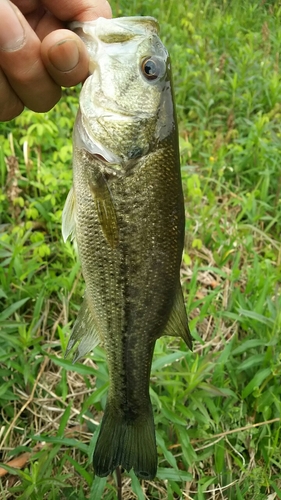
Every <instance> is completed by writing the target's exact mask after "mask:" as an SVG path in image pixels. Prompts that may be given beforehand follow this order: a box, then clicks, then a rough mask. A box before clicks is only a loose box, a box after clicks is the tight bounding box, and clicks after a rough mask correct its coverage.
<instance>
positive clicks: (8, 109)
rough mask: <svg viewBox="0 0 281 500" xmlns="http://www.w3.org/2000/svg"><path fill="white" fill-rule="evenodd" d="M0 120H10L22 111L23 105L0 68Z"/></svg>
mask: <svg viewBox="0 0 281 500" xmlns="http://www.w3.org/2000/svg"><path fill="white" fill-rule="evenodd" d="M0 96H1V97H2V96H4V97H5V99H2V98H0V120H1V121H3V122H5V121H9V120H12V119H13V118H15V117H16V116H18V115H20V114H21V112H22V111H23V108H24V105H23V103H22V102H21V100H20V99H19V98H18V96H17V95H16V94H15V92H14V91H13V90H12V88H11V86H10V84H9V82H8V80H7V78H6V77H5V75H4V73H3V71H1V69H0Z"/></svg>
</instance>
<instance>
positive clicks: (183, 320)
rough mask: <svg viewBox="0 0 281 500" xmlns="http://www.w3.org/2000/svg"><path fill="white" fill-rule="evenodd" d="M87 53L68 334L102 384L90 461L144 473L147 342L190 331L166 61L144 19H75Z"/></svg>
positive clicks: (148, 466) (67, 214)
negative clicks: (76, 286) (80, 283)
mask: <svg viewBox="0 0 281 500" xmlns="http://www.w3.org/2000/svg"><path fill="white" fill-rule="evenodd" d="M72 29H74V30H75V31H76V32H77V33H78V34H79V35H80V36H81V38H82V39H83V41H84V42H85V44H86V46H87V49H88V51H89V54H90V61H91V62H90V76H89V77H88V78H87V80H86V81H85V83H84V85H83V88H82V91H81V94H80V109H79V112H78V115H77V119H76V123H75V127H74V140H73V146H74V152H73V188H72V189H71V191H70V193H69V195H68V198H67V201H66V204H65V208H64V211H63V236H64V239H65V240H66V239H67V238H68V237H69V236H71V237H75V238H76V241H77V246H78V253H79V256H80V260H81V264H82V272H83V276H84V279H85V283H86V291H85V297H84V302H83V304H82V306H81V309H80V312H79V313H78V317H77V320H76V322H75V324H74V328H73V332H72V335H71V338H70V340H69V345H68V352H69V350H70V349H71V348H72V347H73V346H74V345H75V344H76V343H77V341H79V345H78V347H77V351H76V356H75V358H76V359H79V358H80V357H81V356H83V355H85V354H86V353H87V352H88V351H90V350H92V349H93V348H94V347H95V346H96V345H97V344H98V343H99V342H101V343H102V344H103V346H104V348H105V351H106V356H107V361H108V367H109V377H110V387H109V393H108V398H107V403H106V408H105V412H104V417H103V420H102V424H101V428H100V433H99V437H98V441H97V444H96V449H95V452H94V457H93V465H94V469H95V472H96V474H97V475H98V476H107V475H108V474H110V473H112V471H113V470H114V469H115V468H116V467H118V466H122V467H123V468H125V469H126V470H128V471H129V470H130V469H131V468H133V469H134V471H135V473H136V475H137V476H138V477H140V478H143V479H152V478H153V477H154V476H155V475H156V470H157V451H156V442H155V429H154V422H153V412H152V406H151V402H150V397H149V378H150V369H151V362H152V356H153V350H154V345H155V342H156V340H157V339H158V338H159V337H161V336H162V335H174V336H177V335H179V336H181V337H182V338H183V339H184V341H185V342H186V344H187V345H188V347H190V348H191V336H190V332H189V328H188V321H187V316H186V311H185V306H184V301H183V294H182V289H181V285H180V265H181V259H182V251H183V245H184V224H185V219H184V201H183V193H182V185H181V175H180V161H179V148H178V132H177V123H176V115H175V106H174V102H173V93H172V82H171V71H170V60H169V55H168V53H167V50H166V49H165V47H164V45H163V44H162V42H161V41H160V39H159V37H158V24H157V22H156V20H155V19H153V18H150V17H128V18H119V19H110V20H108V19H103V18H99V19H97V20H96V21H93V22H88V23H77V22H76V23H73V24H72Z"/></svg>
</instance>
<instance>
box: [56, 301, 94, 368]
mask: <svg viewBox="0 0 281 500" xmlns="http://www.w3.org/2000/svg"><path fill="white" fill-rule="evenodd" d="M77 342H79V344H78V346H77V348H76V350H75V354H74V357H73V363H75V361H77V360H78V359H80V358H82V357H83V356H85V354H87V353H88V352H90V351H92V350H93V349H94V348H95V347H96V346H97V345H98V344H99V343H100V338H99V335H98V332H97V328H96V325H95V321H94V318H93V315H92V313H91V311H90V309H89V306H88V303H87V296H85V298H84V300H83V303H82V305H81V308H80V310H79V312H78V316H77V319H76V321H75V323H74V326H73V330H72V333H71V336H70V339H69V341H68V345H67V348H66V353H65V356H67V355H68V353H69V352H70V351H71V349H72V348H73V347H74V345H75V344H76V343H77Z"/></svg>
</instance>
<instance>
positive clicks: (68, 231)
mask: <svg viewBox="0 0 281 500" xmlns="http://www.w3.org/2000/svg"><path fill="white" fill-rule="evenodd" d="M62 236H63V240H64V242H66V240H67V239H68V238H69V236H70V237H71V240H73V238H74V237H75V195H74V190H73V188H71V190H70V191H69V193H68V195H67V198H66V202H65V205H64V208H63V211H62Z"/></svg>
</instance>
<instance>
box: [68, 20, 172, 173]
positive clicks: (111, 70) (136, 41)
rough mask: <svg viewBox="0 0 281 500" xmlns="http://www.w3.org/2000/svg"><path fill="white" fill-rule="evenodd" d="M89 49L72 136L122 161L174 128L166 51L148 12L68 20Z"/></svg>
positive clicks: (154, 144) (112, 159) (154, 145)
mask: <svg viewBox="0 0 281 500" xmlns="http://www.w3.org/2000/svg"><path fill="white" fill-rule="evenodd" d="M71 28H72V29H73V30H74V31H76V32H77V33H78V34H79V36H80V37H81V38H82V40H83V41H84V43H85V45H86V47H87V49H88V52H89V55H90V68H89V70H90V75H89V77H88V78H87V79H86V81H85V83H84V85H83V87H82V91H81V94H80V102H79V103H80V112H79V113H78V117H77V122H76V126H75V142H76V144H78V147H79V145H80V147H84V148H85V149H87V150H88V151H89V152H90V153H92V154H98V155H99V156H101V157H103V158H104V160H105V161H107V162H109V163H113V164H119V165H124V164H128V163H130V160H134V159H136V158H139V157H142V156H144V155H146V154H148V153H149V152H150V151H152V150H154V149H155V148H157V147H158V145H159V142H161V141H163V140H164V139H166V138H167V137H168V136H169V135H170V134H171V133H173V132H174V130H175V128H176V120H175V114H174V105H173V95H172V88H171V74H170V73H171V71H170V59H169V54H168V52H167V50H166V48H165V47H164V45H163V44H162V42H161V40H160V38H159V36H158V23H157V21H156V20H155V19H153V18H151V17H127V18H117V19H104V18H98V19H97V20H96V21H91V22H85V23H78V22H75V23H72V25H71Z"/></svg>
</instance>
